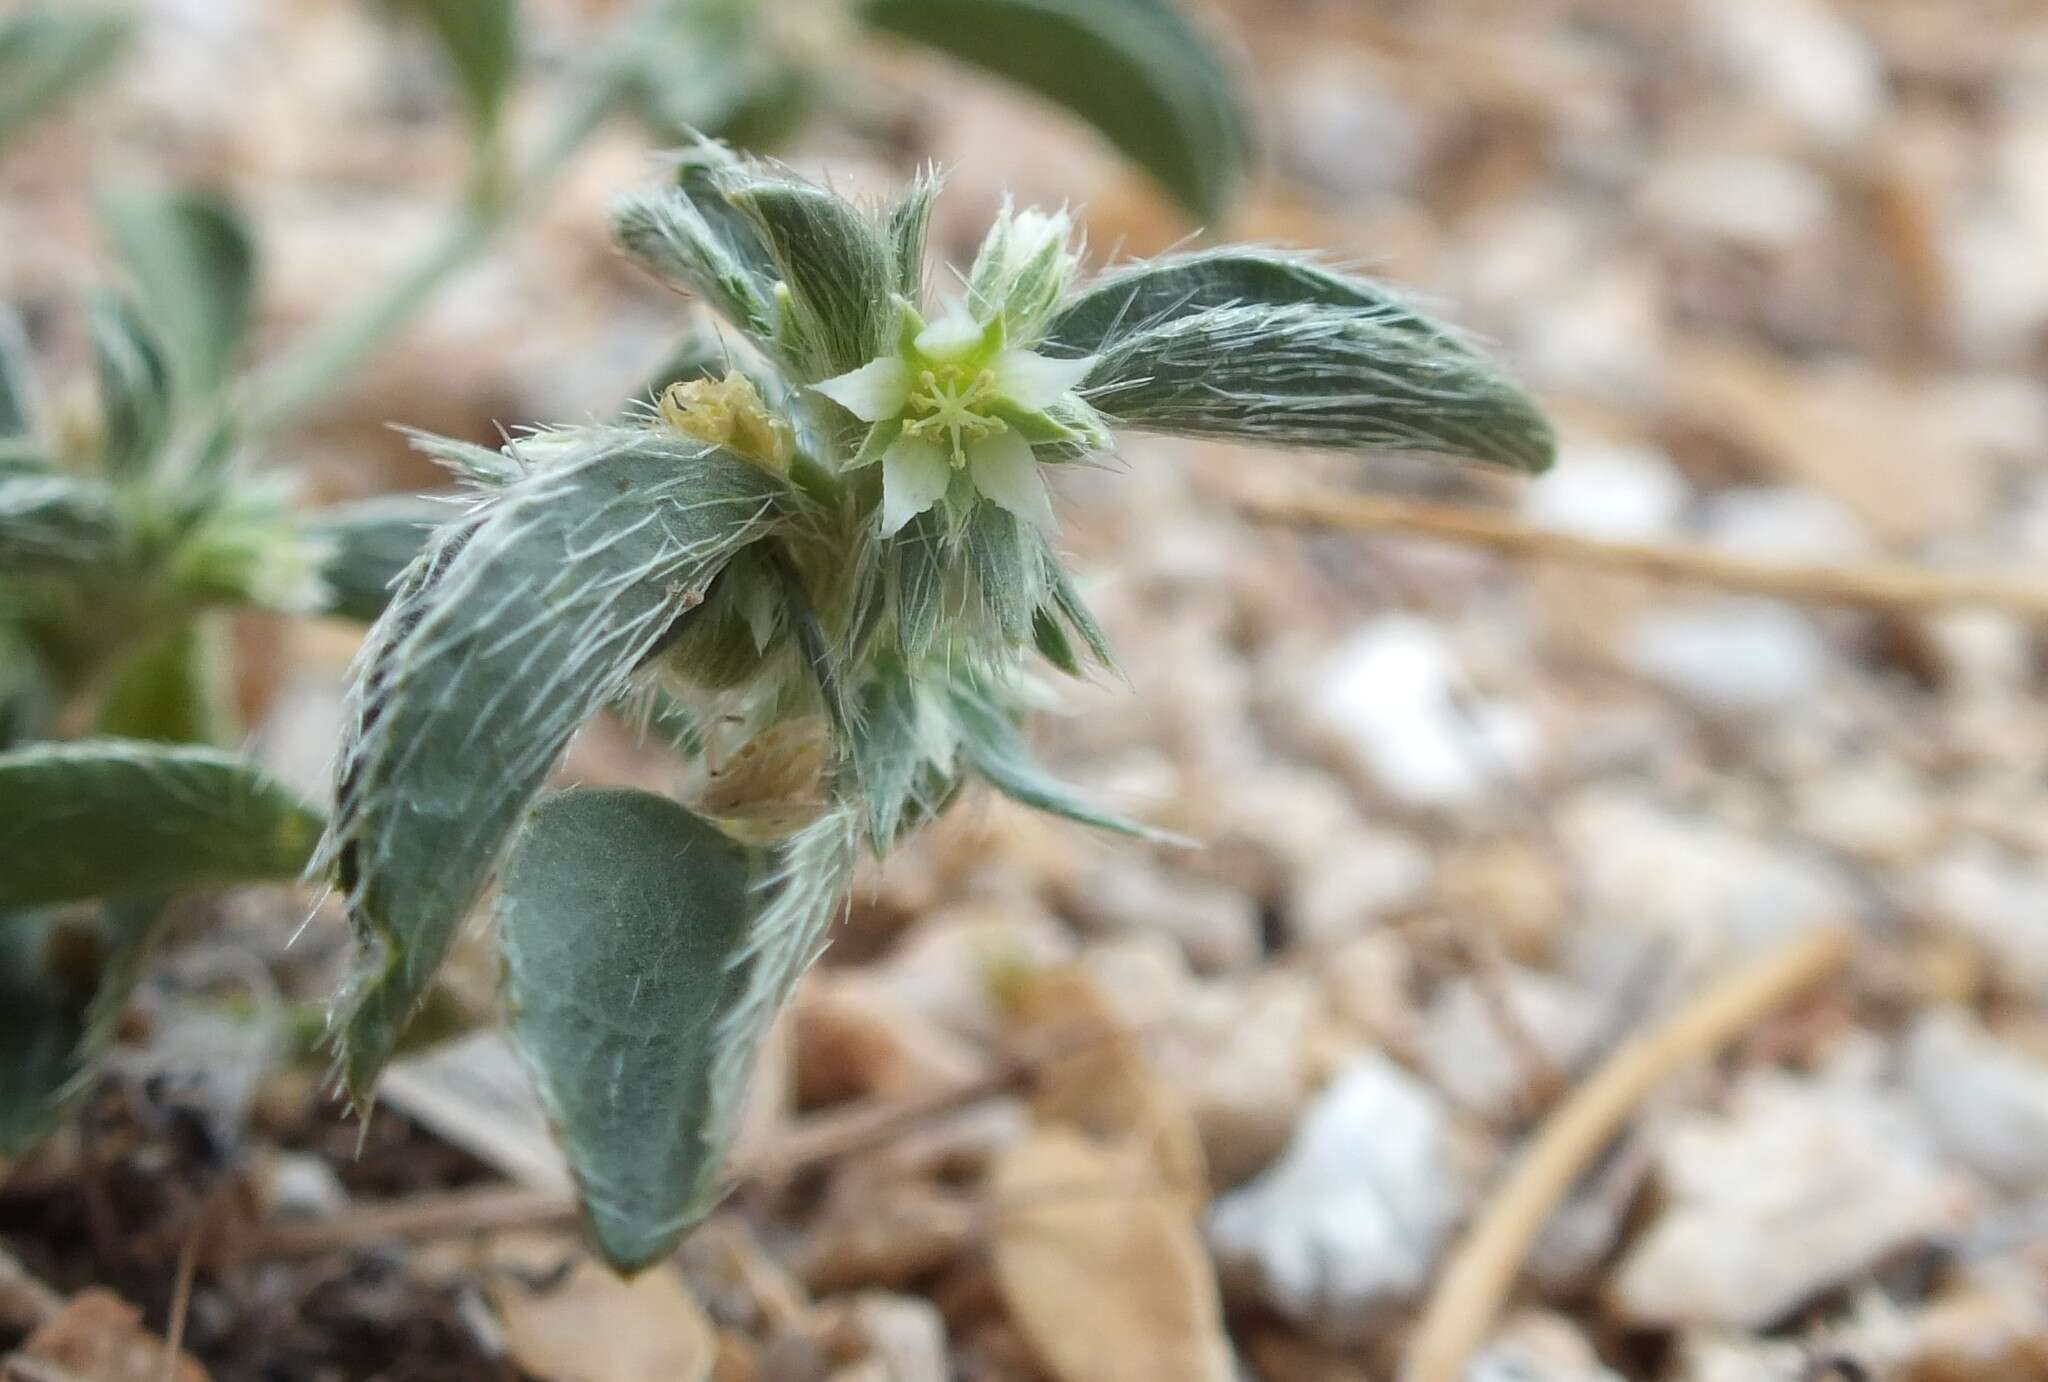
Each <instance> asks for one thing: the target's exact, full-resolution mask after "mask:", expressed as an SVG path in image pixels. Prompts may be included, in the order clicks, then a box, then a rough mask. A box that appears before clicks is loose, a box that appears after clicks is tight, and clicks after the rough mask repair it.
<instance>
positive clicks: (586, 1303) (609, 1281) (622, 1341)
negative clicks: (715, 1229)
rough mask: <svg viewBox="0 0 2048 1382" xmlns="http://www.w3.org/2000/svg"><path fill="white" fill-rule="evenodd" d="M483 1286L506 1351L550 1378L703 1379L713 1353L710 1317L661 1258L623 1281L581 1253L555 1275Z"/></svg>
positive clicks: (583, 1381)
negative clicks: (563, 1273) (558, 1277)
mask: <svg viewBox="0 0 2048 1382" xmlns="http://www.w3.org/2000/svg"><path fill="white" fill-rule="evenodd" d="M486 1294H487V1295H488V1296H489V1298H490V1302H491V1307H492V1308H493V1309H494V1310H496V1311H497V1314H498V1318H499V1321H500V1322H501V1323H502V1324H503V1325H504V1328H505V1350H506V1352H507V1353H509V1354H510V1355H511V1357H512V1360H513V1361H514V1362H516V1363H517V1364H518V1365H519V1366H520V1367H522V1368H524V1369H526V1370H527V1371H528V1372H531V1373H534V1374H537V1375H538V1376H541V1377H545V1378H547V1379H549V1382H613V1379H617V1378H622V1377H635V1378H648V1379H650V1382H653V1380H654V1379H659V1382H704V1379H708V1378H709V1377H710V1376H711V1375H712V1367H713V1365H714V1364H715V1363H716V1361H717V1359H718V1340H717V1337H716V1335H715V1334H714V1333H713V1331H712V1328H711V1321H710V1320H709V1319H708V1318H707V1317H706V1316H705V1314H704V1310H703V1307H701V1306H700V1305H698V1304H697V1301H696V1298H695V1297H693V1296H692V1295H691V1294H690V1293H689V1291H688V1289H687V1288H685V1287H684V1285H683V1279H682V1277H680V1276H679V1275H677V1274H676V1272H675V1270H674V1269H673V1268H671V1267H669V1266H667V1265H665V1264H657V1265H656V1266H653V1267H650V1268H649V1269H647V1270H646V1271H644V1272H642V1273H641V1274H640V1275H638V1276H636V1277H634V1278H633V1279H632V1280H631V1281H622V1280H620V1279H619V1278H618V1277H617V1276H615V1275H613V1274H612V1273H611V1272H610V1271H608V1270H606V1269H605V1268H604V1267H602V1266H600V1265H598V1264H597V1263H596V1262H594V1261H592V1260H590V1259H588V1258H585V1259H583V1260H581V1261H579V1262H577V1264H576V1265H575V1266H574V1267H573V1268H571V1269H570V1271H569V1274H568V1275H567V1276H566V1277H564V1278H563V1279H562V1280H560V1281H544V1282H542V1283H540V1284H533V1283H529V1282H528V1281H526V1280H524V1279H523V1278H522V1277H520V1276H516V1275H499V1276H496V1277H494V1278H493V1279H492V1280H491V1281H490V1283H489V1284H488V1286H487V1287H486Z"/></svg>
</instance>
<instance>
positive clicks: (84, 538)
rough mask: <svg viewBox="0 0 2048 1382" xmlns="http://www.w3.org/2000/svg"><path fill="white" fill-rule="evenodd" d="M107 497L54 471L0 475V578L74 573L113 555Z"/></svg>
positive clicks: (114, 532) (112, 527) (2, 472)
mask: <svg viewBox="0 0 2048 1382" xmlns="http://www.w3.org/2000/svg"><path fill="white" fill-rule="evenodd" d="M118 543H119V533H118V529H117V527H116V524H115V516H114V506H113V503H112V500H111V497H110V496H109V495H108V494H107V492H106V491H105V490H104V489H103V488H101V487H100V486H99V485H96V484H92V483H90V482H89V481H85V480H75V479H73V478H71V477H70V476H68V475H60V474H57V473H56V472H54V471H37V470H26V469H24V470H0V574H4V575H17V576H18V575H26V574H30V573H33V572H50V571H66V570H71V571H76V570H84V569H88V568H92V567H96V566H101V565H104V564H105V563H106V562H107V561H108V559H109V558H110V557H112V556H113V555H114V553H115V552H116V551H117V550H118Z"/></svg>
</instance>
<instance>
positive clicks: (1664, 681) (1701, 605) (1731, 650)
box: [1621, 595, 1828, 715]
mask: <svg viewBox="0 0 2048 1382" xmlns="http://www.w3.org/2000/svg"><path fill="white" fill-rule="evenodd" d="M1621 657H1622V661H1623V662H1624V663H1625V664H1626V665H1627V666H1628V667H1629V669H1630V670H1632V671H1634V672H1635V673H1636V674H1637V675H1639V676H1642V677H1646V678H1648V679H1649V680H1650V681H1653V682H1655V683H1657V685H1659V686H1661V687H1663V688H1664V689H1665V690H1667V691H1670V692H1672V693H1674V694H1676V695H1680V696H1683V697H1685V698H1686V699H1687V700H1689V701H1691V702H1692V703H1693V704H1694V705H1696V706H1697V707H1699V708H1700V709H1701V710H1704V711H1707V712H1709V713H1711V714H1719V715H1747V714H1758V713H1763V712H1767V711H1772V710H1782V709H1785V708H1787V707H1790V706H1792V705H1795V704H1796V703H1798V702H1800V701H1802V700H1804V699H1806V698H1807V697H1810V696H1812V695H1813V694H1814V693H1815V692H1816V691H1817V690H1818V689H1819V688H1820V684H1821V679H1822V677H1823V676H1825V675H1826V672H1827V664H1828V650H1827V644H1826V643H1825V642H1824V641H1823V640H1822V638H1821V636H1820V634H1819V633H1818V632H1817V631H1816V630H1815V629H1814V627H1813V624H1812V622H1811V621H1810V620H1809V619H1807V617H1806V616H1805V615H1803V614H1800V613H1799V612H1798V611H1797V610H1794V609H1793V608H1791V607H1790V606H1789V605H1786V604H1784V603H1782V602H1781V601H1777V600H1769V599H1761V598H1752V597H1749V596H1737V595H1727V596H1719V597H1716V598H1712V599H1707V600H1700V601H1693V602H1689V603H1686V604H1683V605H1676V606H1667V607H1664V608H1660V609H1657V610H1653V611H1651V612H1649V613H1647V614H1644V615H1642V616H1641V617H1640V618H1638V619H1637V620H1636V621H1635V623H1634V624H1633V625H1632V626H1631V627H1630V628H1629V629H1628V631H1627V633H1626V634H1625V635H1624V636H1623V638H1622V643H1621Z"/></svg>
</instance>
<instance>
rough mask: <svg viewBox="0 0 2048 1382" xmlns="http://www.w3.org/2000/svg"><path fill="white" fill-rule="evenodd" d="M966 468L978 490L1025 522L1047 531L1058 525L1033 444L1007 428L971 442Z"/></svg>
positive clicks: (968, 448)
mask: <svg viewBox="0 0 2048 1382" xmlns="http://www.w3.org/2000/svg"><path fill="white" fill-rule="evenodd" d="M967 469H968V471H969V473H970V474H972V475H973V476H974V487H975V488H976V489H978V490H980V491H981V492H982V493H983V494H985V495H987V496H988V497H989V498H991V499H993V500H995V501H996V503H998V504H1001V505H1002V506H1003V507H1004V508H1006V509H1008V510H1009V511H1010V512H1011V513H1013V514H1015V515H1017V517H1019V518H1021V519H1023V520H1024V521H1025V522H1026V523H1030V524H1033V525H1035V526H1037V527H1039V528H1042V529H1044V530H1045V531H1047V532H1050V531H1052V530H1053V529H1054V528H1056V527H1058V526H1059V524H1058V520H1056V519H1055V518H1054V517H1053V516H1052V499H1051V497H1050V496H1049V495H1047V494H1046V492H1045V476H1043V475H1042V474H1040V473H1039V469H1038V458H1037V457H1036V456H1034V455H1032V454H1031V443H1029V442H1027V441H1025V440H1024V438H1022V437H1020V436H1018V435H1017V433H1016V432H1015V431H1014V430H1013V429H1011V428H1008V427H1005V428H1004V429H1003V430H1002V431H1000V432H997V433H995V434H994V435H993V436H987V437H983V438H981V439H980V440H979V441H975V442H971V443H969V444H968V447H967Z"/></svg>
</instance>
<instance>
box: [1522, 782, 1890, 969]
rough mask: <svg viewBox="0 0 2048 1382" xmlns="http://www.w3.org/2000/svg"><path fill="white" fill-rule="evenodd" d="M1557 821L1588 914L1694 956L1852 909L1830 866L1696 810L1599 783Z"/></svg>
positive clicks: (1752, 943)
mask: <svg viewBox="0 0 2048 1382" xmlns="http://www.w3.org/2000/svg"><path fill="white" fill-rule="evenodd" d="M1557 821H1558V830H1559V833H1560V835H1561V836H1562V837H1563V839H1564V840H1565V842H1566V843H1567V845H1568V846H1569V847H1570V848H1571V851H1572V854H1573V857H1574V858H1575V859H1576V860H1577V861H1578V868H1579V876H1580V879H1581V882H1582V886H1583V888H1584V893H1585V899H1586V904H1587V909H1588V912H1589V914H1590V915H1591V917H1592V918H1594V919H1595V920H1597V921H1600V922H1604V923H1609V924H1612V925H1613V926H1614V927H1616V928H1617V929H1626V930H1630V931H1633V932H1635V933H1636V934H1638V935H1645V934H1646V935H1650V936H1657V937H1662V938H1668V939H1670V940H1674V941H1677V942H1679V943H1680V945H1681V947H1682V948H1683V949H1684V950H1685V951H1687V952H1690V953H1691V954H1692V955H1694V956H1695V957H1698V956H1711V955H1715V954H1717V953H1726V952H1729V951H1745V950H1748V949H1752V948H1755V947H1758V946H1762V945H1775V944H1780V943H1782V942H1784V941H1785V940H1786V939H1788V938H1790V937H1793V936H1796V935H1798V934H1800V933H1801V932H1803V931H1805V930H1808V929H1810V928H1812V927H1814V926H1817V925H1825V924H1832V923H1835V922H1839V921H1840V920H1841V919H1842V918H1843V917H1846V916H1851V915H1854V914H1855V909H1856V906H1857V894H1856V891H1855V889H1854V888H1853V887H1851V886H1850V883H1849V881H1848V879H1846V878H1845V877H1844V876H1843V875H1842V874H1841V873H1840V872H1838V871H1837V870H1835V869H1834V868H1832V867H1830V866H1828V865H1826V864H1823V863H1821V862H1819V861H1817V860H1813V859H1810V858H1807V857H1805V856H1802V855H1798V854H1794V853H1791V852H1788V851H1786V850H1782V849H1778V848H1775V847H1773V846H1772V845H1770V844H1768V843H1766V842H1765V841H1763V840H1759V839H1756V838H1754V837H1753V836H1749V835H1745V834H1742V833H1740V832H1739V831H1735V830H1731V829H1729V828H1728V827H1726V826H1724V825H1721V824H1719V823H1717V822H1715V821H1713V820H1710V819H1707V818H1705V817H1703V816H1697V815H1689V814H1685V813H1681V812H1679V811H1676V810H1672V809H1670V808H1668V807H1665V806H1661V805H1657V804H1654V803H1651V802H1646V801H1643V800H1641V799H1640V798H1637V797H1632V796H1628V795H1625V794H1622V793H1620V792H1617V791H1614V790H1611V789H1606V788H1598V789H1594V790H1591V791H1589V792H1586V793H1584V794H1582V795H1581V796H1579V797H1577V798H1575V799H1573V800H1571V801H1570V802H1568V803H1567V804H1566V805H1565V807H1564V809H1563V810H1562V811H1561V812H1560V813H1559V815H1558V817H1557Z"/></svg>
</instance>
